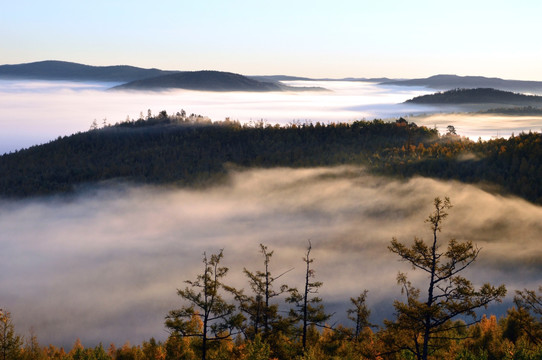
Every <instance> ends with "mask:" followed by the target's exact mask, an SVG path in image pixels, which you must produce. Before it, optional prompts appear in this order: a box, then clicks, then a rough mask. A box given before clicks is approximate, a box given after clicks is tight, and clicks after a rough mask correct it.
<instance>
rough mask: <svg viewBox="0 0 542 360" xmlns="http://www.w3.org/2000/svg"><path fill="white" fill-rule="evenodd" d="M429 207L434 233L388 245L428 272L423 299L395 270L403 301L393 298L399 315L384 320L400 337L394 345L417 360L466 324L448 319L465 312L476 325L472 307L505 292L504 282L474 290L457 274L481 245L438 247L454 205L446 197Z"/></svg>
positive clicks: (453, 243)
mask: <svg viewBox="0 0 542 360" xmlns="http://www.w3.org/2000/svg"><path fill="white" fill-rule="evenodd" d="M433 205H434V212H432V213H431V214H430V215H429V217H428V218H427V220H426V223H428V224H429V226H430V228H431V232H432V239H431V241H429V242H425V241H424V240H422V239H419V238H414V243H413V244H411V245H405V244H403V243H401V242H399V241H398V240H397V239H396V238H393V240H392V241H391V245H390V246H389V250H390V251H391V252H392V253H395V254H397V255H398V256H399V257H400V260H402V261H405V262H407V263H409V264H410V265H411V266H412V268H413V269H414V270H416V269H417V270H421V271H423V272H425V273H426V274H427V280H428V281H427V283H426V285H425V289H426V290H425V291H426V299H425V300H422V299H420V296H421V294H422V292H421V290H420V289H419V288H416V287H414V286H413V285H412V284H411V282H410V281H409V280H408V278H407V275H406V274H404V273H401V272H400V273H399V275H398V276H397V282H398V284H399V285H401V287H402V292H403V293H404V294H406V298H407V301H406V302H401V301H395V303H394V307H395V311H396V316H397V319H396V321H395V322H386V325H387V327H388V330H390V331H391V332H392V333H395V335H396V336H397V339H401V338H403V339H404V341H398V340H396V341H395V344H396V345H399V346H400V347H402V348H403V350H407V351H410V352H412V353H413V354H414V355H415V356H416V358H417V359H418V360H427V358H428V356H430V355H431V354H433V353H434V352H435V351H437V350H438V349H439V348H441V347H443V346H445V345H446V343H447V340H450V337H453V336H455V335H453V334H454V331H455V333H457V330H458V328H460V327H464V326H466V325H467V324H465V323H464V322H454V321H452V320H453V319H454V318H456V317H458V316H463V317H465V318H471V319H472V321H473V323H474V322H476V321H477V320H478V317H477V315H476V312H475V310H477V309H479V308H482V307H483V308H485V307H487V305H488V304H489V303H491V302H494V301H496V302H500V301H501V300H502V298H503V297H504V296H505V295H506V288H505V286H504V285H501V286H499V287H494V286H492V285H490V284H489V283H486V284H484V285H482V286H481V287H480V288H479V289H478V290H476V289H475V287H474V285H473V284H472V283H471V281H469V280H468V279H466V278H465V277H463V276H462V275H461V272H463V271H464V270H465V269H466V268H467V267H468V266H470V265H471V264H472V263H473V262H474V261H475V260H476V259H477V257H478V254H479V253H480V249H479V248H477V247H476V246H475V245H473V243H472V242H471V241H465V242H459V241H457V240H455V239H451V240H449V241H448V243H447V247H446V248H442V247H441V245H440V243H439V241H438V234H439V233H440V232H441V230H442V223H443V221H444V220H445V219H446V218H447V216H448V213H447V210H448V209H450V208H451V207H452V205H451V203H450V199H449V198H447V197H446V198H445V199H444V200H441V199H440V198H438V197H437V198H435V200H434V203H433ZM450 334H451V335H450ZM405 337H406V338H405Z"/></svg>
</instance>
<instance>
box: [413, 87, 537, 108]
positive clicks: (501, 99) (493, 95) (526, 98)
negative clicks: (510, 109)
mask: <svg viewBox="0 0 542 360" xmlns="http://www.w3.org/2000/svg"><path fill="white" fill-rule="evenodd" d="M405 103H407V104H424V105H464V104H499V105H511V106H541V105H542V96H535V95H524V94H518V93H513V92H510V91H502V90H496V89H491V88H477V89H454V90H448V91H445V92H438V93H434V94H429V95H422V96H417V97H415V98H412V99H410V100H407V101H405Z"/></svg>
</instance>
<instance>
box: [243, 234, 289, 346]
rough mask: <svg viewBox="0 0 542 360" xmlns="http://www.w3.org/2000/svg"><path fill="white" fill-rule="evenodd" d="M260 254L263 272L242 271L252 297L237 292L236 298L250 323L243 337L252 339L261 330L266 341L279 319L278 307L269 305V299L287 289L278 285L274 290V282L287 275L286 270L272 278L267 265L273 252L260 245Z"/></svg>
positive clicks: (285, 286)
mask: <svg viewBox="0 0 542 360" xmlns="http://www.w3.org/2000/svg"><path fill="white" fill-rule="evenodd" d="M260 253H261V254H262V255H263V257H264V271H259V270H258V271H256V272H252V271H249V270H247V269H246V268H244V269H243V272H244V274H245V275H246V276H247V277H248V279H249V283H250V288H251V289H252V292H253V294H254V295H253V296H247V295H244V294H243V293H242V292H238V293H237V294H236V297H237V299H238V301H239V302H240V308H241V310H242V311H243V312H245V313H246V314H248V316H249V319H250V321H251V325H250V327H249V329H247V330H245V336H248V337H249V338H251V339H254V337H255V336H256V335H258V334H259V333H260V331H261V330H262V329H263V339H266V338H267V336H268V335H269V332H270V327H271V326H272V325H273V324H274V323H275V322H276V321H277V319H278V318H279V315H278V314H277V313H278V305H277V304H271V299H272V298H274V297H277V296H279V295H281V294H283V293H284V292H286V290H287V289H288V286H287V285H284V284H283V285H280V289H279V290H278V291H276V290H274V288H273V285H274V282H275V281H276V280H277V279H279V278H280V277H281V276H283V275H284V274H286V273H288V272H289V271H291V270H292V269H290V270H287V271H285V272H283V273H281V274H280V275H278V276H273V275H272V274H271V271H270V269H269V263H270V261H271V257H272V256H273V251H269V250H268V248H267V246H265V245H263V244H260Z"/></svg>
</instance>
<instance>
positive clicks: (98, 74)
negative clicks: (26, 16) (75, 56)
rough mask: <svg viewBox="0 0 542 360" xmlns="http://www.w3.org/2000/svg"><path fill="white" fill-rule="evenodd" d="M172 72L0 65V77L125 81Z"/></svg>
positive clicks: (60, 64) (68, 64) (54, 64)
mask: <svg viewBox="0 0 542 360" xmlns="http://www.w3.org/2000/svg"><path fill="white" fill-rule="evenodd" d="M176 72H177V71H164V70H159V69H143V68H138V67H135V66H128V65H114V66H91V65H83V64H78V63H73V62H67V61H57V60H46V61H38V62H32V63H27V64H17V65H0V78H4V79H6V78H7V79H36V80H74V81H82V80H86V81H106V82H128V81H134V80H141V79H146V78H151V77H155V76H160V75H167V74H173V73H176Z"/></svg>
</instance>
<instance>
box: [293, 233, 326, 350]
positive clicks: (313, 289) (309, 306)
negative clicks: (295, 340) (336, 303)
mask: <svg viewBox="0 0 542 360" xmlns="http://www.w3.org/2000/svg"><path fill="white" fill-rule="evenodd" d="M311 250H312V244H311V242H310V240H309V246H308V248H307V254H306V255H305V257H304V258H303V261H304V262H305V265H306V270H305V288H304V291H303V293H300V292H299V291H298V290H297V289H296V288H293V289H289V290H288V291H289V292H290V296H289V297H288V298H287V299H286V301H287V302H289V303H292V304H294V305H295V307H294V308H292V309H290V317H291V318H292V319H293V320H294V321H296V322H298V321H300V322H301V329H302V336H301V339H302V344H303V350H306V348H307V329H308V328H309V326H310V325H315V326H322V327H323V326H325V322H326V321H327V320H329V318H331V315H328V314H326V313H325V311H324V305H323V304H322V298H320V297H318V296H313V294H318V289H319V288H320V287H321V286H322V285H323V283H322V282H321V281H311V279H312V278H314V270H313V269H311V264H312V263H313V261H314V259H311V258H310V253H311Z"/></svg>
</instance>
